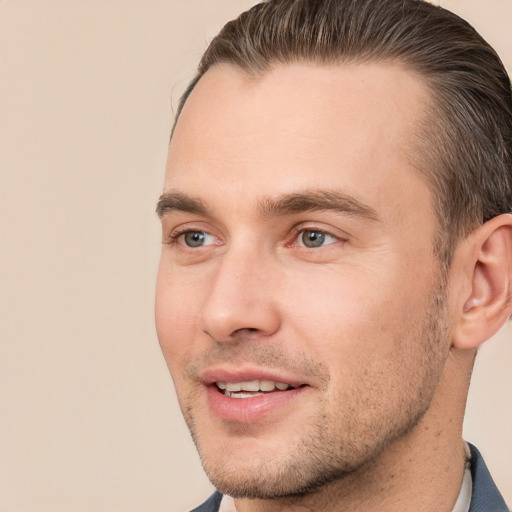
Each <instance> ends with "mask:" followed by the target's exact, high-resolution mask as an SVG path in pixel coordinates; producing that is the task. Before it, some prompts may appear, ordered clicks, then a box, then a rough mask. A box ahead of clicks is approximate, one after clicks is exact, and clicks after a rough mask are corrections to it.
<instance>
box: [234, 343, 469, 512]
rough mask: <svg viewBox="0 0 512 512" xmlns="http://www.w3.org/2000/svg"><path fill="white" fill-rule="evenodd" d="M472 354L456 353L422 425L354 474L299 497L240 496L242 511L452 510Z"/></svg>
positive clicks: (460, 473) (456, 492)
mask: <svg viewBox="0 0 512 512" xmlns="http://www.w3.org/2000/svg"><path fill="white" fill-rule="evenodd" d="M472 359H473V355H472V354H469V353H464V352H462V351H459V352H457V351H454V350H452V353H451V354H450V357H449V359H448V361H447V364H446V368H445V371H444V373H443V377H442V379H441V382H440V384H439V387H438V389H437V391H436V394H435V396H434V398H433V400H432V403H431V405H430V407H429V409H428V411H427V412H426V413H425V415H424V416H423V418H422V419H421V420H420V421H419V422H418V424H417V425H416V426H415V427H414V428H413V429H412V430H411V431H410V432H409V433H408V434H407V435H406V436H403V437H401V438H400V439H397V440H395V441H393V442H391V443H390V444H389V445H387V446H386V447H384V449H383V450H382V452H381V453H380V454H379V455H378V456H376V457H375V458H374V459H373V460H372V461H370V462H369V463H367V464H365V465H364V466H363V467H361V468H359V469H358V470H357V471H354V472H353V473H350V474H347V475H344V476H343V477H342V478H340V479H339V480H336V481H335V482H332V483H330V484H327V485H325V486H323V487H322V488H321V489H319V490H318V491H317V492H315V493H313V494H309V495H306V496H301V497H296V498H284V499H274V500H247V499H241V500H236V501H235V504H236V509H237V511H238V512H306V511H307V512H317V511H318V512H320V511H322V512H339V511H340V510H344V511H351V512H359V511H361V512H363V511H364V512H406V511H409V510H415V509H418V508H420V509H421V510H436V511H438V512H451V510H452V509H453V507H454V505H455V502H456V501H457V497H458V495H459V492H460V488H461V484H462V479H463V476H464V466H465V451H464V443H463V441H462V420H463V417H464V409H465V401H466V395H467V389H468V387H469V378H470V373H471V365H472Z"/></svg>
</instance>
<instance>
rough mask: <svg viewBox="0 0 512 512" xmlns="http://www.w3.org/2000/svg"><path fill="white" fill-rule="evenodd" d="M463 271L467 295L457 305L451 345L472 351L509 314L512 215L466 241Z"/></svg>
mask: <svg viewBox="0 0 512 512" xmlns="http://www.w3.org/2000/svg"><path fill="white" fill-rule="evenodd" d="M469 244H470V247H469V250H467V251H465V254H464V256H463V257H464V258H466V259H467V261H466V262H465V268H467V269H468V270H467V272H468V274H469V273H470V275H469V279H470V286H469V287H468V288H469V293H466V295H465V296H464V297H462V301H461V302H462V304H461V305H459V308H460V310H461V311H460V314H459V315H458V320H457V324H456V326H455V329H454V332H453V337H452V345H453V346H454V347H456V348H461V349H474V348H477V347H478V346H479V345H481V344H482V343H484V342H485V341H486V340H488V339H489V338H490V337H491V336H493V335H494V334H495V333H496V332H497V331H498V330H499V329H500V328H501V327H502V326H503V324H504V323H505V322H506V320H507V319H508V318H509V316H510V314H511V313H512V214H503V215H499V216H498V217H495V218H493V219H491V220H490V221H488V222H486V223H485V224H484V225H483V226H481V227H480V228H478V229H477V230H476V231H475V232H474V233H473V234H472V235H470V238H469Z"/></svg>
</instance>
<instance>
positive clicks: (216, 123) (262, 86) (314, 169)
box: [164, 63, 428, 206]
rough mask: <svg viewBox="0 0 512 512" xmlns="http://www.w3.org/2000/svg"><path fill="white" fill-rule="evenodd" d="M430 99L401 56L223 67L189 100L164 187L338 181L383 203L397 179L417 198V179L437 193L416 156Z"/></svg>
mask: <svg viewBox="0 0 512 512" xmlns="http://www.w3.org/2000/svg"><path fill="white" fill-rule="evenodd" d="M426 98H427V91H426V88H425V87H424V85H423V84H422V83H421V79H420V78H419V77H418V76H417V75H416V74H414V73H412V72H410V71H407V70H405V69H403V68H402V67H400V66H399V65H396V64H391V63H371V64H348V65H332V66H327V65H318V64H304V63H303V64H293V65H277V66H275V67H274V68H273V69H271V70H269V71H268V72H266V73H264V74H263V75H262V76H259V77H251V76H248V75H247V74H245V73H243V72H241V71H239V70H237V69H235V68H233V67H230V66H227V65H222V66H216V67H214V68H212V69H210V70H209V71H208V72H207V73H206V74H205V75H204V76H203V77H202V78H201V80H200V81H199V83H198V84H197V86H196V88H195V89H194V91H193V92H192V94H191V95H190V97H189V98H188V100H187V102H186V104H185V106H184V108H183V111H182V113H181V116H180V119H179V121H178V123H177V126H176V129H175V132H174V135H173V139H172V141H171V145H170V149H169V158H168V164H167V171H166V179H165V186H164V189H165V190H175V189H177V190H180V191H181V190H184V191H185V192H191V191H192V190H195V191H196V193H198V192H199V191H201V194H203V193H205V191H206V190H209V189H210V188H212V187H213V188H219V187H221V188H222V190H223V194H225V196H226V197H228V196H229V194H230V193H231V192H232V193H233V194H235V193H237V194H238V196H240V197H242V196H243V197H244V201H248V200H249V199H250V198H251V197H252V196H258V195H264V196H271V195H275V194H279V193H289V192H293V191H294V189H295V190H297V189H304V188H311V187H313V188H322V189H325V188H330V187H334V188H336V189H342V190H343V191H346V192H348V193H351V194H352V195H354V196H355V197H361V196H362V197H364V196H365V195H368V193H370V195H371V196H373V199H374V200H376V201H377V203H379V202H381V201H382V199H383V197H385V196H386V195H387V194H388V193H389V190H388V189H390V188H393V189H394V190H395V193H396V194H398V195H399V196H401V197H402V202H404V203H407V194H408V192H409V191H411V190H412V189H414V188H416V189H418V188H421V187H423V194H428V190H426V188H425V186H424V184H423V182H422V181H421V175H420V173H419V172H418V171H417V170H416V169H414V168H413V167H412V165H411V163H410V160H411V159H410V158H409V154H410V152H411V147H410V145H411V140H413V135H414V134H415V133H416V131H417V128H418V125H419V122H420V120H421V118H422V113H423V110H424V108H425V105H426ZM413 185H414V186H413ZM379 193H382V194H384V195H383V196H382V197H380V198H379ZM388 199H389V197H388ZM414 201H416V199H414V198H411V204H413V203H414ZM375 206H378V204H376V205H375Z"/></svg>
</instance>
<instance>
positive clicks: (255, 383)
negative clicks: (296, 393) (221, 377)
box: [215, 380, 296, 398]
mask: <svg viewBox="0 0 512 512" xmlns="http://www.w3.org/2000/svg"><path fill="white" fill-rule="evenodd" d="M215 384H216V385H217V387H218V388H219V389H220V390H222V391H224V394H225V395H228V396H231V393H239V394H238V395H237V397H238V398H247V397H248V396H257V395H254V394H249V395H246V394H245V393H240V392H241V391H249V392H251V393H257V392H261V391H265V392H269V391H274V389H276V388H277V389H278V390H279V391H286V390H287V389H292V388H295V387H296V386H291V385H289V384H286V383H285V382H274V381H272V380H251V381H245V382H216V383H215Z"/></svg>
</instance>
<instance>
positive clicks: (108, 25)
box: [0, 0, 512, 512]
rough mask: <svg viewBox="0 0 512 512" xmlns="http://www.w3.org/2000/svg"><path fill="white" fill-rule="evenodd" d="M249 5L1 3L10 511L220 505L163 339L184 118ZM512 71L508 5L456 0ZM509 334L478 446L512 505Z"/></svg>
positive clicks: (3, 421) (0, 396) (475, 423)
mask: <svg viewBox="0 0 512 512" xmlns="http://www.w3.org/2000/svg"><path fill="white" fill-rule="evenodd" d="M252 3H254V2H252V1H249V0H189V1H188V2H185V1H181V0H180V1H178V0H167V1H157V0H11V1H9V0H0V66H1V68H0V74H1V76H0V98H1V107H0V108H1V110H0V162H1V172H2V174H1V186H0V209H1V211H0V230H1V232H0V244H1V249H0V258H1V261H0V283H1V298H0V300H1V302H0V333H1V347H0V351H1V352H0V512H61V511H66V512H67V511H70V512H81V511H84V512H85V511H88V512H89V511H96V512H114V511H123V512H135V511H154V512H159V511H167V512H172V511H177V512H178V511H185V510H188V509H189V508H190V507H191V506H192V505H194V504H197V503H199V501H200V500H201V499H202V498H203V497H204V496H206V495H208V493H209V492H210V487H209V484H208V483H207V481H206V479H205V478H204V476H203V475H202V471H201V469H200V464H199V461H198V457H197V455H196V453H195V450H194V448H193V446H192V444H191V442H190V441H189V438H188V433H187V432H186V428H185V427H184V425H183V422H182V420H181V416H180V414H179V412H178V409H177V406H176V402H175V398H174V392H173V390H172V386H171V382H170V378H169V376H168V374H167V370H166V368H165V365H164V362H163V359H162V357H161V355H160V353H159V348H158V344H157V340H156V336H155V332H154V327H153V305H152V303H153V288H154V279H155V271H156V265H157V259H158V253H159V227H158V222H157V219H156V218H155V215H154V213H153V210H154V205H155V201H156V198H157V196H158V195H159V192H160V186H161V182H162V176H163V168H164V163H165V157H166V147H167V140H168V136H169V129H170V125H171V119H172V105H173V104H175V102H176V98H177V97H178V96H179V94H180V93H181V91H182V90H183V88H184V86H185V84H186V83H187V81H188V80H189V79H190V78H191V77H192V74H193V69H194V65H195V63H196V61H197V59H198V58H199V56H200V54H201V52H202V50H203V49H204V48H205V44H206V41H207V40H208V39H209V38H210V37H211V36H212V35H213V34H214V33H215V32H216V31H217V30H218V28H220V26H221V23H222V22H223V21H225V20H227V19H228V18H230V17H232V16H234V15H235V14H237V13H238V12H239V11H241V10H242V9H244V8H245V7H247V6H249V5H251V4H252ZM442 5H445V6H449V7H451V8H452V9H453V10H455V11H456V12H459V13H461V14H463V15H464V16H465V17H467V18H468V19H469V20H470V21H472V22H473V23H474V24H475V25H476V26H477V27H478V28H479V29H480V30H481V32H482V33H483V34H484V35H485V36H486V37H487V38H488V39H489V40H490V41H491V43H492V44H494V45H495V46H496V48H497V49H498V51H499V52H500V53H501V54H502V56H503V59H504V61H505V63H506V65H507V67H508V69H509V70H511V69H512V29H511V27H512V0H489V1H488V2H481V1H479V0H459V1H457V0H452V1H448V0H446V1H444V2H442ZM511 363H512V331H511V329H510V327H509V328H508V330H504V331H503V332H502V333H501V334H500V336H499V337H498V339H496V340H494V341H493V342H492V343H491V344H489V345H488V348H487V349H485V350H483V351H482V354H481V357H480V360H479V361H478V365H477V370H476V375H475V378H474V384H473V386H472V390H471V398H470V405H469V411H468V417H467V425H466V436H467V438H468V439H469V440H472V441H474V442H475V443H477V444H478V445H479V447H480V448H481V450H482V451H483V452H484V454H485V456H486V458H487V460H488V463H489V465H490V466H491V468H492V470H493V472H494V474H495V478H496V480H497V481H499V483H500V485H501V488H502V490H503V492H504V493H505V495H506V496H507V499H508V501H509V503H512V474H511V469H510V459H511V455H512V439H511V437H512V436H511V432H512V403H511V401H512V398H511V397H512V376H511V371H510V368H511Z"/></svg>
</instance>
